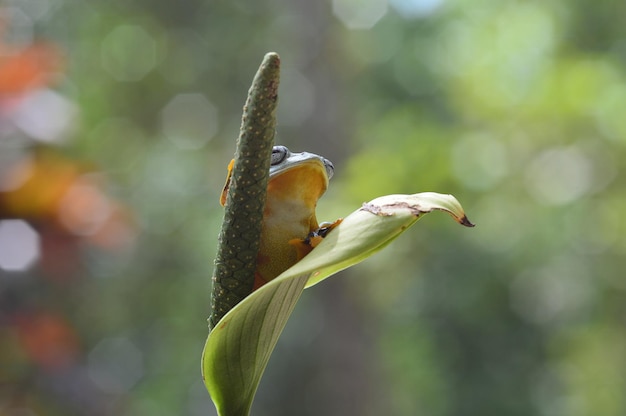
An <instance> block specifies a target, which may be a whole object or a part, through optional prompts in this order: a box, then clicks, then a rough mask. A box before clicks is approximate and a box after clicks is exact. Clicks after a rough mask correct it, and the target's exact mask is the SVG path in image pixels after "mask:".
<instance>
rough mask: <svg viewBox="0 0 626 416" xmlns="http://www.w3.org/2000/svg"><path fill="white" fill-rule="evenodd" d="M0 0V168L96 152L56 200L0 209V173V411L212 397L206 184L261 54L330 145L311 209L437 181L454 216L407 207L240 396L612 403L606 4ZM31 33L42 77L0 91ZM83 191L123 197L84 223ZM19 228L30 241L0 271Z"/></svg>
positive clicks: (367, 409)
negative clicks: (391, 235)
mask: <svg viewBox="0 0 626 416" xmlns="http://www.w3.org/2000/svg"><path fill="white" fill-rule="evenodd" d="M0 11H1V14H2V20H1V22H2V23H1V26H2V29H3V33H2V45H3V48H1V49H0V167H1V168H2V169H0V175H5V176H3V178H4V179H5V178H6V175H8V174H7V172H9V171H10V170H11V168H12V167H13V166H14V165H15V164H19V163H21V162H22V161H24V160H28V161H30V162H29V163H31V164H32V163H33V161H39V160H46V159H45V157H44V158H43V159H40V156H39V155H41V154H42V153H43V154H48V153H49V152H52V153H55V154H57V155H62V156H58V157H59V158H60V159H58V160H59V162H58V163H61V164H63V163H65V164H68V165H73V164H75V165H77V166H78V165H81V166H82V165H85V164H87V165H89V166H91V167H92V168H90V169H91V171H93V166H96V167H97V168H96V170H95V173H91V174H90V175H87V177H86V179H84V180H86V181H87V182H80V185H81V186H80V187H79V188H78V189H79V190H81V192H78V193H77V195H81V198H79V199H78V200H75V199H69V200H68V201H70V202H68V203H65V205H63V204H61V205H59V206H61V207H62V210H61V208H59V209H60V210H61V211H58V212H57V211H55V212H56V213H55V212H53V213H48V214H46V212H47V211H45V212H44V211H38V212H39V213H38V214H37V215H35V214H32V215H31V214H29V215H30V216H29V215H26V214H23V213H21V211H19V210H17V211H16V210H15V209H14V210H13V211H11V210H9V209H8V208H7V205H6V201H7V200H8V197H7V195H8V194H10V193H11V190H10V187H8V186H6V183H5V182H6V181H5V182H2V183H3V188H2V192H3V194H2V195H3V196H2V197H1V198H0V202H2V203H5V205H2V209H3V210H4V211H2V212H0V214H2V218H3V221H6V220H8V219H9V218H12V219H13V221H15V219H16V218H17V219H22V220H25V221H27V222H26V223H24V222H19V221H18V222H10V223H7V222H3V223H2V224H0V261H3V262H4V263H2V264H3V269H0V350H1V351H2V354H0V414H3V415H4V414H6V415H17V414H20V415H23V414H28V415H31V414H32V415H109V414H115V415H142V414H150V415H161V414H162V415H166V414H179V415H207V414H214V410H213V408H212V404H211V402H210V399H209V397H208V395H207V393H206V390H205V389H204V386H203V383H202V380H201V379H200V369H199V362H200V353H201V350H202V346H203V343H204V339H205V338H206V333H207V327H206V318H207V317H208V314H209V305H208V303H209V294H210V288H209V286H210V284H209V279H210V275H211V272H212V260H213V256H214V253H215V249H216V237H217V233H218V230H219V225H220V222H221V219H222V218H221V217H222V208H221V207H220V206H219V203H218V195H219V192H220V191H221V186H222V185H223V180H224V176H225V168H226V165H227V163H228V161H229V160H230V158H231V157H232V154H233V151H234V143H235V137H236V135H237V132H238V128H239V123H240V117H241V106H242V105H243V102H244V100H245V96H246V91H247V89H248V87H249V85H250V82H251V79H252V76H253V74H254V71H255V70H256V68H257V67H258V64H259V62H260V60H261V58H262V57H263V55H264V54H265V53H266V52H268V51H276V52H278V53H279V54H280V55H281V58H282V62H283V74H282V82H281V88H280V90H279V92H280V103H279V108H280V109H279V114H278V124H279V126H278V129H277V140H276V141H277V143H280V144H284V145H287V146H288V147H290V148H291V149H292V150H294V151H302V150H307V151H311V152H315V153H318V154H322V155H324V156H325V157H327V158H329V159H330V160H332V161H333V162H334V164H335V167H336V175H335V177H334V178H333V183H332V184H331V188H330V189H329V191H328V193H327V195H326V196H325V197H324V198H323V199H322V201H321V203H320V207H319V209H318V212H319V213H318V218H320V220H324V219H334V218H336V217H338V216H343V215H346V214H348V213H349V212H351V211H352V210H354V209H356V208H357V207H358V206H359V205H360V204H361V203H362V202H363V201H366V200H369V199H372V198H374V197H377V196H379V195H383V194H390V193H415V192H420V191H437V192H443V193H452V194H454V195H455V196H456V197H457V198H458V199H459V201H461V202H462V204H463V206H464V208H465V209H466V212H467V214H468V216H469V217H470V219H471V220H472V221H473V222H475V223H476V224H477V227H476V228H475V229H472V230H463V229H460V228H458V227H456V226H454V224H451V223H449V222H448V221H447V219H445V218H443V219H437V218H439V217H432V218H430V217H429V218H428V220H427V221H424V223H423V224H420V226H419V227H417V228H416V229H415V230H414V231H412V232H410V233H408V234H407V235H404V236H402V238H400V239H399V241H397V242H395V243H394V244H393V245H392V246H391V247H390V248H389V249H387V250H386V251H383V252H382V253H380V254H378V255H377V256H376V257H374V258H373V259H370V260H368V261H367V262H366V263H364V264H363V265H360V266H358V267H356V268H354V269H353V270H351V271H349V272H345V273H344V276H343V277H342V278H337V279H331V280H330V281H328V282H325V283H324V284H322V285H319V286H316V287H314V288H313V289H311V290H309V291H306V292H305V294H304V296H303V299H302V301H301V303H300V304H299V305H298V307H297V308H296V311H295V313H294V316H292V318H291V320H290V322H289V324H288V326H287V328H286V330H285V333H284V334H283V337H282V338H281V340H280V342H279V345H278V347H277V350H276V351H275V353H274V356H273V359H272V360H271V361H270V364H269V367H268V370H267V372H266V374H265V377H264V379H263V381H262V383H261V386H260V390H259V392H258V394H257V399H256V402H255V405H254V407H253V410H252V412H253V414H254V415H274V416H280V415H293V414H298V415H318V414H331V415H335V414H337V415H339V414H345V415H381V414H389V415H442V416H443V415H466V414H481V415H503V414H504V415H529V414H538V415H546V416H559V415H567V416H571V415H573V416H577V415H596V414H601V415H616V416H617V415H623V414H624V413H626V400H625V399H624V394H623V392H624V391H626V377H625V376H624V374H626V361H625V360H626V359H625V357H626V335H625V333H624V330H623V329H624V325H625V323H626V322H625V317H626V310H625V306H624V305H626V280H625V277H624V275H623V271H622V272H620V271H619V270H624V268H625V267H626V264H625V262H626V260H625V259H626V256H625V251H626V239H625V238H624V236H625V235H626V223H625V222H624V220H623V218H622V217H623V215H621V213H622V212H623V209H624V208H626V191H625V190H624V188H623V186H622V185H621V184H622V183H623V182H624V180H625V179H626V178H624V173H623V172H624V170H623V169H622V167H623V166H624V164H625V163H626V152H625V145H626V117H624V114H625V111H626V69H625V68H626V66H625V65H626V28H625V26H624V24H623V19H622V18H621V17H622V16H625V15H626V3H623V2H618V1H599V2H585V1H582V0H578V1H564V0H554V1H550V2H538V1H513V0H505V1H494V0H480V1H474V2H460V1H454V0H449V1H443V0H392V1H390V2H389V4H387V2H384V1H380V0H368V1H365V2H361V3H359V2H350V1H348V0H334V1H332V2H331V1H327V2H307V1H304V0H299V1H294V2H288V1H267V0H263V1H257V2H243V1H230V2H210V1H195V0H188V1H185V2H170V1H164V0H157V1H154V0H150V1H149V0H132V1H121V0H114V1H107V2H104V1H101V2H85V1H79V0H56V1H51V0H38V1H35V0H7V1H5V2H3V3H2V6H1V9H0ZM41 40H44V41H46V42H49V43H52V44H55V45H56V46H57V47H58V48H59V49H60V50H61V51H63V52H62V57H63V61H64V68H65V69H64V70H63V71H62V72H60V73H61V75H60V76H58V77H56V82H55V83H53V82H52V81H46V82H45V83H44V82H42V83H40V84H38V85H36V86H35V85H28V86H25V87H24V88H23V91H21V90H20V91H17V92H16V91H14V89H12V88H8V87H7V85H9V86H10V87H12V85H11V84H10V83H8V81H7V79H8V78H7V79H2V78H1V77H2V76H3V75H5V76H6V74H7V72H6V71H5V72H2V71H3V68H5V69H6V62H9V61H10V60H11V59H14V57H15V56H19V55H18V54H17V52H16V53H12V52H11V50H10V48H13V49H15V50H18V49H20V48H28V47H30V46H31V45H34V44H36V42H39V41H41ZM2 59H3V60H2ZM59 71H61V70H59V69H57V72H59ZM44 84H45V85H44ZM55 160H56V159H55ZM61 161H62V162H61ZM37 163H38V162H37ZM29 166H30V165H29ZM46 166H48V165H46ZM81 169H82V168H81ZM58 170H59V171H62V172H68V171H71V172H75V171H76V172H78V171H82V170H80V169H74V168H71V169H58ZM88 170H89V169H88ZM55 172H56V170H55ZM72 175H78V173H73V174H72ZM70 176H71V175H70ZM70 176H66V175H65V176H64V175H60V176H55V175H52V174H51V173H50V174H49V175H48V179H47V180H48V182H45V181H44V185H41V188H37V187H35V188H33V189H46V190H50V189H52V188H54V189H56V185H55V184H56V183H57V182H56V181H57V179H56V178H67V177H70ZM94 176H95V177H96V179H94ZM44 177H45V175H44ZM71 177H72V178H73V177H74V176H71ZM103 177H104V178H105V179H102V178H103ZM81 178H83V177H82V176H81ZM4 179H3V180H4ZM63 180H65V179H63ZM68 180H69V179H68ZM82 180H83V179H81V181H82ZM58 181H61V179H58ZM72 181H73V179H72ZM72 181H70V182H71V183H75V182H72ZM94 181H95V182H94ZM63 183H65V182H63ZM33 186H34V185H33ZM59 189H60V188H59ZM63 189H65V188H63ZM72 189H74V188H72ZM86 190H88V191H89V192H87V193H85V192H86ZM37 194H38V195H39V194H40V193H37ZM85 195H89V196H90V198H86V197H84V196H85ZM94 201H95V202H94ZM103 201H105V202H103ZM26 202H27V203H26V206H32V203H31V204H29V203H28V202H32V200H30V199H27V200H26ZM87 202H90V203H91V205H90V204H89V203H87ZM82 204H85V205H82ZM104 206H106V207H117V208H116V210H109V211H107V212H121V213H124V214H123V215H122V214H119V216H114V217H112V218H114V219H116V221H113V222H103V224H105V225H106V227H104V226H103V227H104V228H101V229H102V230H104V231H103V233H104V234H102V233H95V231H94V229H93V227H92V228H90V227H88V226H90V225H93V224H94V221H96V219H98V220H101V218H100V217H98V216H88V218H86V219H84V218H82V217H80V215H79V214H84V212H89V213H92V212H95V211H94V210H96V211H97V209H100V208H102V207H104ZM55 207H56V205H55ZM74 207H78V208H76V210H73V209H72V208H74ZM75 211H77V212H75ZM59 215H60V218H61V219H60V220H59V219H58V218H57V217H56V216H59ZM94 215H95V214H94ZM77 216H78V217H80V218H79V219H81V218H82V220H84V221H87V223H79V225H80V227H78V228H77V225H76V218H77ZM96 217H97V218H96ZM68 218H69V219H68ZM107 218H108V217H107ZM70 220H71V221H70ZM59 221H60V224H61V225H63V224H64V225H65V228H64V227H62V226H60V225H59ZM68 221H70V222H69V223H68ZM72 221H74V222H72ZM101 222H102V221H101ZM25 224H28V226H26V225H25ZM68 224H69V225H68ZM98 224H100V223H98ZM28 227H31V228H32V229H33V230H35V231H36V233H37V234H36V235H37V236H38V237H37V238H36V239H35V240H34V241H36V242H37V241H38V243H37V244H35V246H37V247H38V248H39V249H40V252H39V253H38V254H37V256H38V260H36V261H34V262H30V263H29V264H28V265H27V266H28V267H27V266H24V267H22V268H15V267H9V266H7V265H8V264H12V263H11V260H15V259H16V258H18V257H19V254H23V253H24V251H25V249H21V247H27V246H28V245H29V244H30V246H32V245H33V244H34V243H32V242H31V243H29V241H31V240H33V238H32V234H33V233H32V232H25V231H24V230H25V229H29V228H28ZM68 227H69V228H68ZM3 229H4V231H3ZM7 230H9V231H11V233H13V234H11V233H9V231H7ZM105 231H106V232H105ZM7 233H8V234H7ZM94 233H95V234H94ZM6 235H8V236H9V237H5V236H6ZM16 236H19V239H17V237H16ZM96 237H98V238H96ZM105 237H106V238H105ZM18 241H19V243H20V244H23V246H22V245H20V244H17V242H18ZM425 241H429V242H431V244H429V246H425V245H424V242H425ZM2 252H4V253H12V254H11V255H10V256H9V255H3V254H2ZM6 258H9V260H6Z"/></svg>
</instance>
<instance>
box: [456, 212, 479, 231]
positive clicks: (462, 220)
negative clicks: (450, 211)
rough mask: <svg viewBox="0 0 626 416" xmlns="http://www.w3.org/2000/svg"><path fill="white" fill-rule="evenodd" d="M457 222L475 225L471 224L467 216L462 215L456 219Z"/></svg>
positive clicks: (468, 225) (470, 225) (467, 225)
mask: <svg viewBox="0 0 626 416" xmlns="http://www.w3.org/2000/svg"><path fill="white" fill-rule="evenodd" d="M457 221H458V222H459V224H461V225H464V226H466V227H470V228H471V227H475V226H476V224H473V223H472V222H471V221H470V220H469V219H468V218H467V216H465V215H463V216H462V217H461V218H459V219H458V220H457Z"/></svg>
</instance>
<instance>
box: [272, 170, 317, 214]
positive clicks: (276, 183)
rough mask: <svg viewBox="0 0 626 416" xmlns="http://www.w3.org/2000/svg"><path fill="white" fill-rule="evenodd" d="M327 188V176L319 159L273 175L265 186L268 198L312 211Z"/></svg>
mask: <svg viewBox="0 0 626 416" xmlns="http://www.w3.org/2000/svg"><path fill="white" fill-rule="evenodd" d="M327 188H328V175H327V173H326V168H325V166H324V163H323V162H322V160H320V159H310V160H307V161H302V162H300V163H298V164H296V165H293V166H290V167H288V168H285V169H284V170H282V171H280V172H276V173H274V174H273V175H272V176H271V177H270V180H269V183H268V186H267V194H268V197H270V196H271V198H272V199H274V198H276V199H281V200H284V201H285V202H286V203H300V204H302V203H303V204H304V205H306V206H307V207H309V208H312V209H314V208H315V205H316V204H317V200H318V199H319V198H320V197H321V196H322V194H324V192H325V191H326V189H327Z"/></svg>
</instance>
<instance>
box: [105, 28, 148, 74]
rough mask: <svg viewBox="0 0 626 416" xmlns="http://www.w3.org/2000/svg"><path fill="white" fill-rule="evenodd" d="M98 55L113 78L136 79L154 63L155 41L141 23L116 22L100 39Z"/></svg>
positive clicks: (146, 72)
mask: <svg viewBox="0 0 626 416" xmlns="http://www.w3.org/2000/svg"><path fill="white" fill-rule="evenodd" d="M101 58H102V66H103V68H104V69H105V70H107V71H108V72H109V73H110V74H111V75H112V76H113V77H114V78H115V79H116V80H118V81H139V80H141V79H142V78H143V77H145V76H146V75H147V74H148V73H149V72H150V71H151V70H152V69H153V68H154V67H155V65H156V42H155V40H154V39H153V38H152V37H151V36H150V35H149V34H148V33H147V32H146V31H145V30H144V29H143V28H142V27H140V26H133V25H122V26H118V27H116V28H115V29H113V31H112V32H111V33H109V34H108V35H107V36H106V37H105V38H104V40H103V41H102V45H101Z"/></svg>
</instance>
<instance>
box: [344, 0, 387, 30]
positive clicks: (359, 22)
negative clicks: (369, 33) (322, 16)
mask: <svg viewBox="0 0 626 416" xmlns="http://www.w3.org/2000/svg"><path fill="white" fill-rule="evenodd" d="M333 13H334V14H335V16H336V17H337V18H338V19H339V20H340V21H341V22H342V23H343V24H344V25H345V26H346V27H347V28H348V29H370V28H371V27H373V26H374V25H375V24H376V23H377V22H378V21H379V20H380V19H382V18H383V16H385V14H387V0H366V1H360V0H333Z"/></svg>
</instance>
